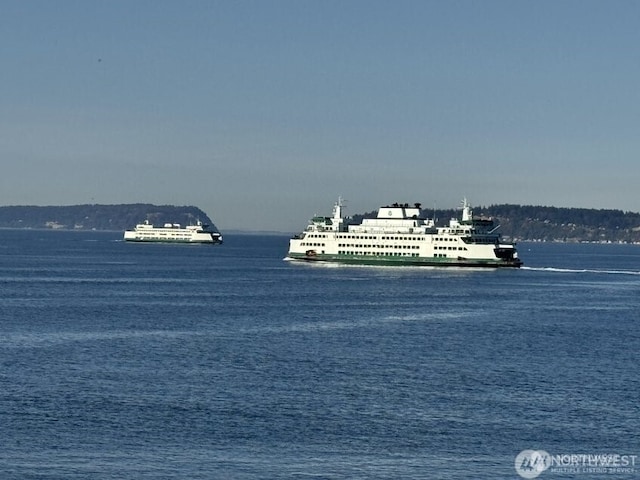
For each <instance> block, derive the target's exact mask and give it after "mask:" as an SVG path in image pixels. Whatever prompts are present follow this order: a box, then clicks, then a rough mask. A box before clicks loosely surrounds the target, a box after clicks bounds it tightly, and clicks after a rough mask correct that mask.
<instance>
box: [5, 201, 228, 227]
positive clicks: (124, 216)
mask: <svg viewBox="0 0 640 480" xmlns="http://www.w3.org/2000/svg"><path fill="white" fill-rule="evenodd" d="M145 220H149V222H150V223H152V224H154V225H164V224H165V223H179V224H181V225H183V226H184V225H193V224H195V223H196V222H197V221H198V220H200V221H201V222H202V223H205V224H209V225H211V226H212V227H213V228H216V227H215V225H214V224H213V222H212V221H211V219H210V218H209V217H208V216H207V214H206V213H204V212H203V211H202V210H200V209H199V208H198V207H194V206H174V205H152V204H147V203H135V204H121V205H70V206H43V207H40V206H6V207H0V228H34V229H35V228H50V229H67V230H126V229H129V228H133V227H134V226H135V225H136V224H138V223H141V222H143V221H145Z"/></svg>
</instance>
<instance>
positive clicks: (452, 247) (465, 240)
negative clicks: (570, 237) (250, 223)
mask: <svg viewBox="0 0 640 480" xmlns="http://www.w3.org/2000/svg"><path fill="white" fill-rule="evenodd" d="M342 209H343V203H342V200H341V199H339V200H338V202H336V204H335V205H334V207H333V214H332V216H331V217H321V216H316V217H313V218H312V219H311V221H310V222H309V225H308V226H307V228H306V229H305V230H304V231H303V232H302V233H300V234H298V235H295V236H294V237H293V238H291V240H290V241H289V253H288V257H287V258H288V259H291V260H305V261H325V262H339V263H348V264H371V265H415V266H439V267H440V266H442V267H445V266H455V267H512V268H517V267H520V266H521V265H522V261H521V260H520V259H519V258H518V253H517V251H516V247H515V244H514V243H510V242H505V241H503V240H502V238H501V236H500V234H499V233H497V232H496V230H497V228H498V227H499V225H498V226H495V225H494V221H493V220H491V219H482V218H474V217H473V212H472V209H471V205H470V204H469V203H468V202H467V200H466V199H465V200H464V201H463V204H462V217H461V219H457V218H452V219H451V220H450V221H449V225H448V226H446V227H436V225H435V222H434V220H433V219H426V218H422V217H421V209H420V204H419V203H416V204H414V205H413V206H409V205H408V204H397V203H395V204H393V205H391V206H386V207H381V208H380V209H379V210H378V214H377V217H376V218H371V219H369V218H365V219H363V220H362V223H361V224H359V225H347V222H346V221H345V218H343V216H342Z"/></svg>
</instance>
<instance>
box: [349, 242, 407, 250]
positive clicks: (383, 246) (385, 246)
mask: <svg viewBox="0 0 640 480" xmlns="http://www.w3.org/2000/svg"><path fill="white" fill-rule="evenodd" d="M340 247H357V248H396V249H412V250H418V249H419V248H420V246H419V245H353V244H350V243H339V244H338V248H340Z"/></svg>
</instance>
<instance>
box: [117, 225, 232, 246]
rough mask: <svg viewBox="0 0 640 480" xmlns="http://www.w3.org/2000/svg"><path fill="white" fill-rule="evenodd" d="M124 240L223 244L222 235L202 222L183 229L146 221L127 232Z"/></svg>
mask: <svg viewBox="0 0 640 480" xmlns="http://www.w3.org/2000/svg"><path fill="white" fill-rule="evenodd" d="M124 239H125V240H126V241H127V242H169V243H172V242H173V243H222V235H221V234H220V233H219V232H216V231H214V230H212V229H210V228H209V225H203V224H202V222H200V221H198V222H197V224H196V225H188V226H186V227H185V228H182V227H181V226H180V224H177V223H165V224H164V227H154V226H153V225H152V224H151V223H149V221H148V220H146V221H145V222H144V223H139V224H138V225H136V228H134V229H133V230H126V231H125V232H124Z"/></svg>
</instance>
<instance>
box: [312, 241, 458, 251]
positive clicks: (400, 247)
mask: <svg viewBox="0 0 640 480" xmlns="http://www.w3.org/2000/svg"><path fill="white" fill-rule="evenodd" d="M302 246H303V247H324V246H325V244H324V243H314V242H302ZM338 247H356V248H374V247H378V248H384V249H394V250H418V249H420V247H419V246H418V245H393V246H391V245H350V244H348V243H341V244H339V245H338ZM433 248H434V250H466V249H467V247H439V246H436V247H433Z"/></svg>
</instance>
